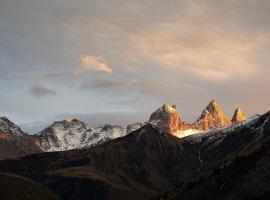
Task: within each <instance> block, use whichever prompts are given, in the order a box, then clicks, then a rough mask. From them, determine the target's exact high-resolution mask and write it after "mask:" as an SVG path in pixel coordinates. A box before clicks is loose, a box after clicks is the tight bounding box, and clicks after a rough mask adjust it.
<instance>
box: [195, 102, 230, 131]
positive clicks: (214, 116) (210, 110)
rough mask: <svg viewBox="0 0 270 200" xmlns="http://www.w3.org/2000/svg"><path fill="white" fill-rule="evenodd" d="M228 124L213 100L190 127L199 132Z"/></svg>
mask: <svg viewBox="0 0 270 200" xmlns="http://www.w3.org/2000/svg"><path fill="white" fill-rule="evenodd" d="M229 124H230V121H229V120H228V119H226V118H225V117H224V114H223V111H222V109H221V108H220V106H219V105H218V103H217V102H216V101H215V100H213V101H211V102H210V103H209V104H208V106H207V107H206V108H205V109H204V110H203V112H202V114H201V116H200V117H199V118H198V119H197V121H196V122H195V123H194V124H193V125H192V127H193V128H195V129H199V130H209V129H213V128H216V127H222V126H225V125H229Z"/></svg>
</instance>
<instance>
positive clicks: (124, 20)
mask: <svg viewBox="0 0 270 200" xmlns="http://www.w3.org/2000/svg"><path fill="white" fill-rule="evenodd" d="M269 63H270V1H269V0H259V1H258V0H237V1H235V0H219V1H217V0H166V1H164V0H147V1H145V0H99V1H97V0H46V1H44V0H0V93H1V98H0V115H2V116H3V115H5V116H7V117H9V118H11V119H12V120H14V121H15V122H17V123H30V122H34V121H40V120H45V119H48V118H52V117H53V116H63V115H65V114H69V115H72V114H74V115H75V114H77V115H78V114H79V115H80V114H83V115H87V114H90V115H91V114H92V115H93V114H94V113H114V114H115V116H116V118H117V116H119V117H120V116H122V117H123V116H125V113H128V115H129V116H130V115H131V116H132V113H134V119H133V118H132V117H130V118H129V120H130V121H132V120H136V121H137V120H140V118H141V121H144V120H146V119H147V116H148V115H149V114H150V113H151V112H152V111H153V110H155V109H156V108H157V107H159V106H160V105H162V104H163V103H164V102H168V103H174V104H176V105H177V108H178V110H179V111H180V113H181V116H182V118H184V119H185V120H190V121H194V120H195V119H196V117H198V115H199V114H200V112H201V111H202V109H203V108H204V107H205V106H206V104H207V103H208V102H209V101H210V100H211V99H216V100H217V101H218V102H219V103H220V105H221V106H222V107H223V109H224V111H225V114H226V115H227V116H228V117H231V116H232V112H233V109H234V108H235V107H236V106H241V107H242V108H243V109H244V111H246V113H247V114H248V115H252V114H255V113H263V112H265V111H267V110H269V109H270V106H269V105H270V104H269V102H270V92H269V87H270V66H269ZM123 113H124V114H123ZM138 113H139V114H138ZM110 116H111V115H110ZM112 116H113V115H112ZM135 116H136V117H135ZM120 118H121V117H120ZM123 118H125V117H123ZM100 120H102V119H100Z"/></svg>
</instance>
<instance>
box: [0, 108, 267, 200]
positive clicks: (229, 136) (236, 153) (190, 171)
mask: <svg viewBox="0 0 270 200" xmlns="http://www.w3.org/2000/svg"><path fill="white" fill-rule="evenodd" d="M269 136H270V113H269V112H268V113H266V114H264V115H262V116H260V117H259V116H257V117H254V119H253V120H249V121H245V122H242V123H239V124H235V125H233V126H230V127H225V128H220V129H217V130H214V131H211V132H209V133H203V134H197V135H193V136H189V137H187V138H184V139H179V138H176V137H174V136H173V135H170V134H167V133H161V132H160V131H159V130H157V129H155V128H153V127H152V125H151V124H148V125H145V126H144V127H142V128H141V129H139V130H137V131H135V132H133V133H131V134H129V135H127V136H125V137H122V138H118V139H115V140H112V141H109V142H107V143H104V144H102V145H99V146H96V147H93V148H90V149H84V150H71V151H65V152H54V153H42V154H35V155H31V156H27V157H24V158H21V159H18V160H5V161H1V162H0V170H1V171H2V172H5V173H12V174H17V175H20V176H23V177H27V178H28V179H31V180H33V181H34V182H35V183H38V184H41V185H42V186H43V187H46V188H48V190H51V191H53V192H54V194H55V195H57V196H59V197H60V198H62V199H150V198H157V197H158V196H160V195H161V194H163V193H165V192H166V191H168V190H171V189H172V188H175V187H176V186H177V185H178V186H179V187H177V188H175V189H173V190H172V191H170V192H167V193H166V194H165V195H162V197H160V198H165V199H179V198H184V199H212V198H213V197H214V198H216V199H228V198H229V199H241V198H242V199H244V198H245V197H247V195H248V194H252V195H253V196H251V197H252V198H257V197H258V198H264V197H266V196H268V194H269V191H270V190H269V180H270V179H269V162H270V160H269V150H268V149H269V148H268V146H269V142H270V141H269V139H270V137H269ZM258 172H259V173H258ZM265 179H267V180H265ZM0 189H1V188H0ZM27 189H28V188H27ZM240 191H241V192H240ZM1 192H2V191H0V193H1ZM211 195H212V196H211ZM189 197H190V198H189ZM33 199H35V198H33Z"/></svg>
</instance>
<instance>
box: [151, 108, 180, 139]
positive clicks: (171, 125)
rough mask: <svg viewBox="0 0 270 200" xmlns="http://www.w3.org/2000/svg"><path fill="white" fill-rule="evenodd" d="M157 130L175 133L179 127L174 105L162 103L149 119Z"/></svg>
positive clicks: (178, 116) (178, 117)
mask: <svg viewBox="0 0 270 200" xmlns="http://www.w3.org/2000/svg"><path fill="white" fill-rule="evenodd" d="M149 122H150V123H152V124H153V125H155V126H156V127H157V128H158V129H159V130H161V131H162V132H166V133H171V134H173V133H175V132H177V131H179V130H180V129H181V120H180V115H179V113H178V112H177V111H176V105H172V106H170V105H169V104H166V103H165V104H164V105H163V106H162V107H160V108H159V109H157V110H156V111H155V112H154V113H153V114H152V115H151V116H150V119H149Z"/></svg>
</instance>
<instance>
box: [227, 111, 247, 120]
mask: <svg viewBox="0 0 270 200" xmlns="http://www.w3.org/2000/svg"><path fill="white" fill-rule="evenodd" d="M246 119H247V116H246V115H245V114H244V112H243V111H242V109H241V108H236V109H235V111H234V114H233V117H232V120H231V122H232V123H238V122H241V121H243V120H246Z"/></svg>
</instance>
